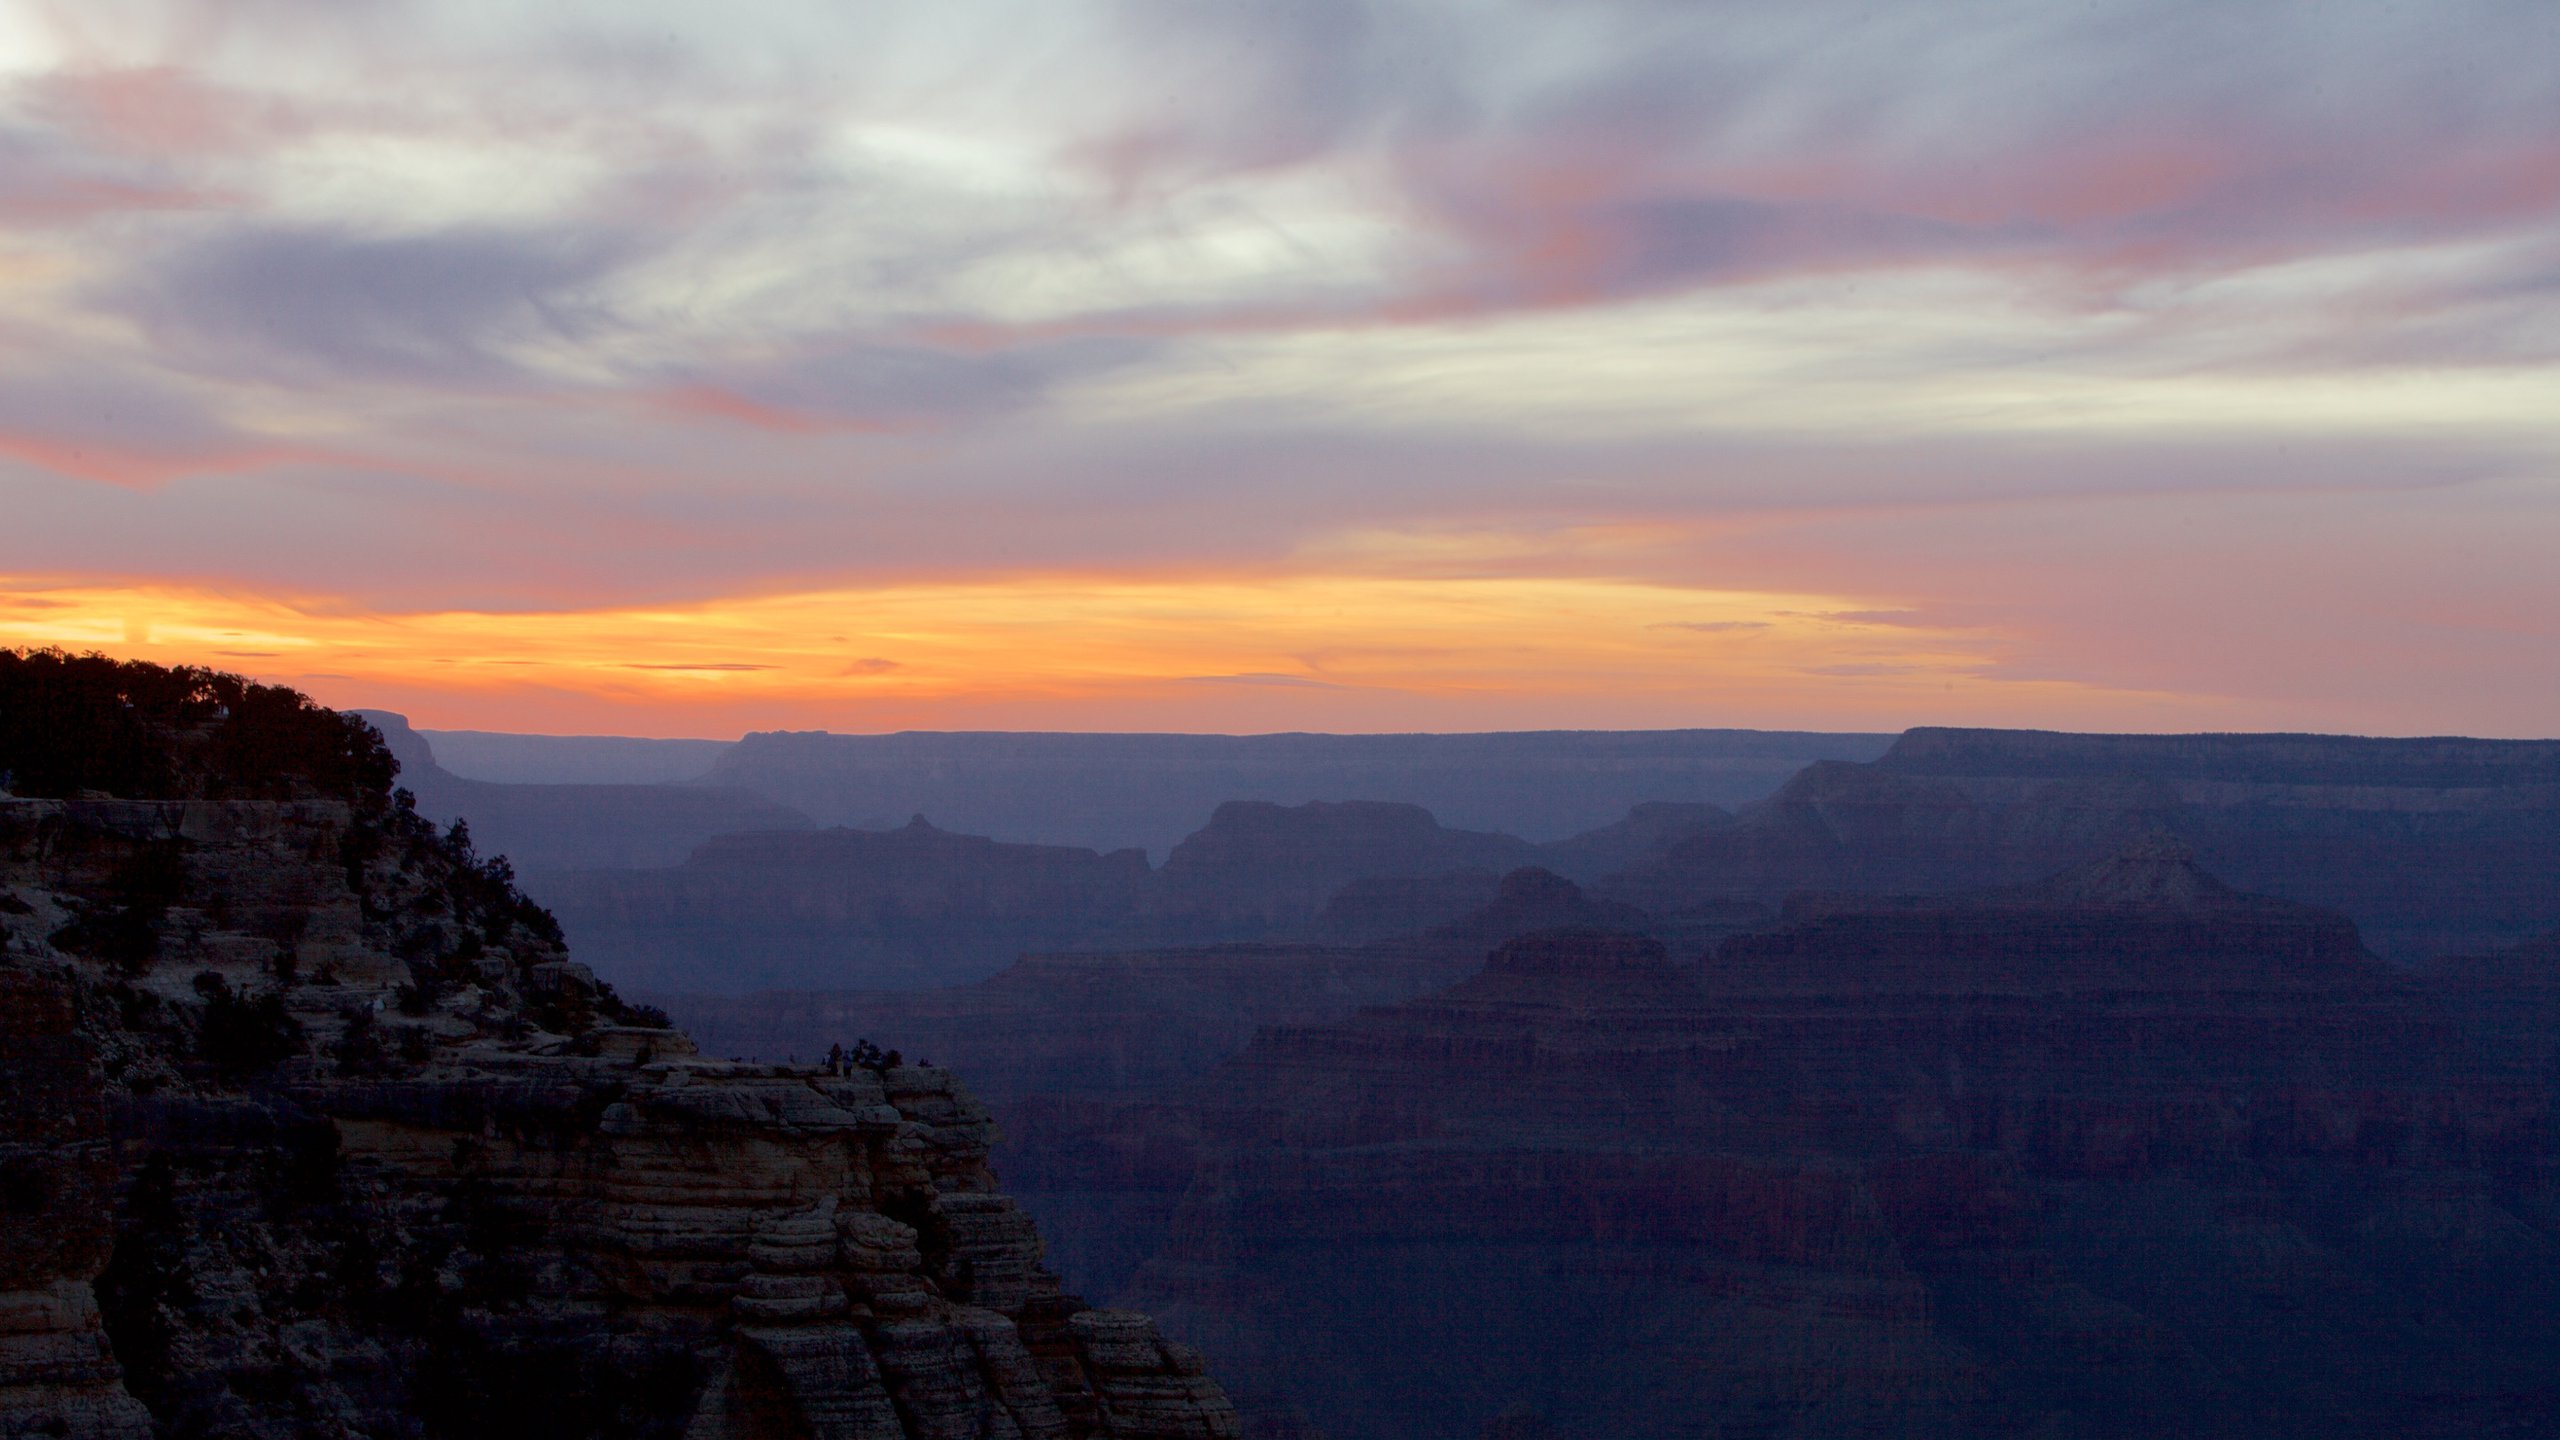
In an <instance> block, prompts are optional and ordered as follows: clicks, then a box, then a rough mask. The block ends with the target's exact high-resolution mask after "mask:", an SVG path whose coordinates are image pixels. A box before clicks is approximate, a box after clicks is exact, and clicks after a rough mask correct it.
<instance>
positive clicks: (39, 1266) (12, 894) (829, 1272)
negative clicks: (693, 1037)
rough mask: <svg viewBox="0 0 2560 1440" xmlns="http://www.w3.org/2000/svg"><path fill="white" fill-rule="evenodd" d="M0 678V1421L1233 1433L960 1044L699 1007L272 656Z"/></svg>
mask: <svg viewBox="0 0 2560 1440" xmlns="http://www.w3.org/2000/svg"><path fill="white" fill-rule="evenodd" d="M0 701H5V703H0V772H5V773H0V785H4V786H5V787H6V793H0V937H4V939H5V943H0V1102H5V1103H0V1170H5V1184H0V1191H5V1200H6V1203H7V1205H8V1206H9V1210H10V1220H11V1223H10V1224H9V1225H8V1226H7V1227H6V1228H5V1229H0V1433H5V1434H7V1435H11V1436H18V1435H28V1436H33V1435H46V1436H98V1437H132V1440H141V1437H144V1436H180V1437H194V1436H206V1437H211V1436H261V1437H263V1436H288V1435H291V1436H302V1435H309V1436H324V1435H325V1436H333V1437H343V1436H359V1435H360V1436H404V1437H408V1436H415V1437H442V1436H464V1435H468V1436H471V1437H473V1440H481V1437H487V1436H518V1435H521V1436H528V1437H530V1436H535V1435H540V1436H545V1437H550V1436H563V1435H598V1436H603V1435H612V1436H626V1435H627V1436H635V1437H643V1436H645V1437H659V1436H663V1437H675V1436H679V1435H682V1436H686V1437H690V1440H724V1437H736V1440H748V1437H758V1440H761V1437H786V1436H787V1437H793V1440H835V1437H845V1440H856V1437H859V1440H892V1437H900V1440H904V1437H915V1440H922V1437H951V1440H960V1437H987V1436H1021V1437H1031V1436H1042V1437H1061V1440H1063V1437H1082V1436H1147V1437H1176V1436H1199V1437H1209V1436H1232V1435H1235V1434H1237V1433H1238V1429H1237V1422H1236V1420H1235V1417H1234V1414H1233V1411H1232V1409H1231V1408H1230V1407H1229V1406H1228V1405H1227V1403H1226V1400H1225V1398H1224V1396H1223V1395H1222V1394H1221V1392H1220V1390H1219V1388H1218V1386H1217V1384H1216V1382H1214V1381H1213V1380H1211V1379H1209V1378H1208V1376H1207V1374H1206V1373H1205V1370H1204V1367H1203V1363H1202V1361H1201V1359H1200V1357H1199V1356H1198V1355H1197V1354H1196V1353H1194V1352H1192V1351H1190V1350H1188V1349H1186V1348H1184V1347H1183V1346H1180V1345H1178V1344H1174V1343H1172V1342H1170V1341H1167V1340H1165V1339H1164V1338H1163V1337H1162V1336H1160V1335H1159V1334H1158V1333H1157V1331H1156V1330H1155V1328H1154V1326H1153V1324H1152V1322H1150V1321H1149V1320H1148V1319H1147V1318H1146V1317H1144V1316H1142V1315H1137V1314H1134V1313H1129V1312H1122V1311H1110V1310H1096V1309H1091V1308H1088V1307H1086V1306H1085V1305H1084V1304H1083V1303H1082V1302H1081V1301H1079V1300H1077V1299H1075V1298H1074V1297H1072V1296H1069V1295H1066V1294H1064V1293H1062V1291H1061V1288H1060V1286H1059V1283H1058V1282H1057V1280H1056V1278H1055V1277H1054V1276H1053V1275H1052V1274H1050V1273H1049V1272H1048V1271H1047V1270H1046V1269H1045V1268H1044V1267H1043V1265H1042V1263H1041V1244H1040V1240H1039V1238H1038V1236H1037V1235H1036V1234H1035V1233H1034V1230H1033V1227H1032V1225H1031V1223H1030V1221H1029V1220H1028V1218H1027V1217H1026V1216H1024V1215H1023V1214H1022V1212H1021V1211H1020V1210H1019V1209H1018V1208H1017V1207H1016V1206H1015V1205H1014V1204H1013V1202H1012V1201H1011V1200H1010V1199H1008V1198H1007V1197H1006V1196H1005V1195H1003V1194H1002V1193H1000V1192H999V1191H998V1190H997V1188H996V1185H995V1180H994V1177H993V1176H992V1175H991V1174H990V1173H989V1170H988V1168H987V1164H986V1157H987V1151H988V1146H989V1143H990V1139H991V1131H992V1127H991V1124H990V1122H989V1120H988V1117H987V1114H986V1111H985V1110H984V1109H983V1108H982V1107H981V1106H980V1105H979V1104H978V1103H977V1102H976V1101H975V1100H974V1099H973V1098H972V1097H971V1096H970V1095H969V1093H968V1092H967V1090H966V1089H965V1088H964V1087H963V1086H962V1085H961V1084H960V1082H959V1081H958V1079H957V1078H956V1077H955V1076H954V1075H953V1074H952V1073H951V1072H949V1071H947V1070H940V1069H930V1068H924V1067H921V1066H914V1065H903V1064H900V1065H892V1064H888V1063H886V1060H885V1057H881V1056H877V1055H872V1054H868V1053H865V1054H859V1055H855V1056H851V1057H842V1056H839V1057H836V1058H835V1059H834V1060H832V1061H831V1063H828V1064H824V1065H818V1066H787V1065H784V1066H777V1065H767V1064H733V1063H729V1062H725V1061H718V1060H713V1059H709V1058H706V1057H704V1056H701V1055H699V1054H697V1053H695V1051H694V1047H693V1046H692V1045H691V1043H690V1042H689V1041H688V1040H687V1039H686V1038H685V1037H684V1035H683V1034H681V1033H680V1032H678V1031H675V1030H673V1029H671V1028H669V1027H668V1026H667V1024H666V1021H665V1019H664V1017H663V1016H661V1015H658V1014H655V1013H654V1012H651V1011H649V1010H647V1009H646V1008H645V1007H635V1006H632V1005H629V1004H627V1003H625V1002H624V1001H622V1000H621V999H620V998H619V997H617V996H616V995H615V994H614V993H613V992H612V990H611V988H610V987H608V986H603V985H599V984H598V983H597V982H596V981H595V980H594V979H593V977H592V976H591V975H590V974H589V973H588V971H587V970H586V968H585V967H584V966H582V965H580V964H579V963H577V962H575V961H573V960H571V959H570V958H569V957H568V956H567V954H566V953H565V952H564V950H563V949H562V946H561V944H560V940H559V932H558V929H557V926H556V925H555V924H554V923H553V922H552V921H551V919H550V917H549V916H548V914H547V913H545V912H544V911H542V910H541V909H540V908H539V907H538V906H535V905H534V904H533V903H532V902H531V901H529V900H528V899H526V898H525V897H524V895H523V894H522V893H521V892H520V891H518V890H517V889H516V887H515V884H514V880H513V876H512V874H511V873H510V872H509V871H508V870H507V868H506V866H505V865H504V863H503V862H499V861H487V860H483V859H481V858H480V857H479V856H478V855H477V854H476V853H475V851H474V850H473V848H472V846H471V845H470V843H469V840H468V837H467V835H466V834H464V833H461V832H460V831H458V830H446V829H443V828H440V827H437V826H434V825H431V824H429V823H428V822H426V821H425V820H423V819H421V818H419V817H418V816H417V814H416V812H415V810H414V809H413V808H412V807H411V806H410V805H409V804H408V802H407V800H406V797H405V796H395V795H394V794H393V793H392V792H391V790H390V788H389V787H390V782H391V780H392V778H393V766H392V763H391V761H390V758H389V757H388V755H387V754H385V753H384V752H383V751H382V749H381V747H380V745H379V743H378V741H377V740H376V739H375V738H374V736H373V734H372V732H371V731H370V730H369V729H367V728H366V727H364V726H362V725H361V724H360V723H357V722H352V721H350V720H348V719H346V718H345V717H341V716H339V715H336V714H334V713H333V712H329V711H325V710H321V709H319V708H318V707H315V706H312V705H311V704H310V703H309V702H307V701H305V700H303V699H302V698H301V697H300V696H297V695H294V694H292V693H291V692H289V691H281V690H275V689H270V688H268V687H262V686H254V685H248V684H245V683H244V682H240V681H238V680H236V679H235V678H233V677H228V676H221V675H214V674H209V673H207V672H202V671H185V670H181V671H168V670H161V669H157V668H155V667H150V666H142V665H117V664H114V663H112V662H107V661H103V660H98V659H95V658H90V659H85V660H82V659H71V658H68V657H62V656H58V655H44V654H37V655H22V654H7V653H0Z"/></svg>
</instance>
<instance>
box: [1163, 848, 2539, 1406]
mask: <svg viewBox="0 0 2560 1440" xmlns="http://www.w3.org/2000/svg"><path fill="white" fill-rule="evenodd" d="M2547 1106H2548V1101H2547V1098H2546V1094H2545V1092H2544V1091H2543V1090H2542V1089H2541V1087H2539V1086H2536V1085H2529V1084H2520V1083H2516V1082H2515V1081H2514V1080H2513V1079H2511V1078H2509V1077H2508V1076H2506V1075H2504V1074H2501V1073H2499V1072H2497V1071H2496V1070H2494V1069H2490V1068H2486V1067H2484V1066H2483V1065H2482V1064H2481V1063H2480V1062H2479V1060H2478V1058H2477V1056H2476V1054H2475V1052H2474V1051H2473V1050H2472V1049H2471V1048H2470V1047H2468V1046H2467V1045H2466V1043H2465V1042H2464V1039H2463V1037H2462V1036H2461V1035H2460V1034H2459V1033H2458V1032H2457V1031H2456V1029H2455V1027H2454V1026H2453V1025H2452V1024H2451V1023H2450V1022H2449V1020H2448V1017H2447V1016H2446V1014H2445V1013H2444V1011H2443V1010H2442V1009H2441V1008H2440V1007H2439V1006H2438V1005H2437V1004H2436V1003H2434V1002H2433V1000H2432V999H2431V998H2430V997H2429V995H2428V994H2427V993H2426V992H2425V991H2424V990H2423V989H2422V988H2421V987H2420V986H2419V985H2417V984H2416V983H2414V982H2412V981H2411V980H2410V979H2409V978H2407V977H2406V976H2403V975H2401V974H2398V973H2396V972H2394V971H2393V970H2392V969H2391V968H2390V967H2388V966H2386V965H2384V964H2383V963H2382V962H2380V961H2378V960H2377V959H2375V958H2374V957H2373V956H2372V955H2371V954H2370V953H2368V952H2367V951H2365V950H2364V948H2363V947H2362V946H2361V945H2360V944H2359V943H2358V941H2357V938H2356V935H2355V932H2354V930H2353V929H2352V927H2350V926H2349V925H2348V924H2347V923H2346V922H2344V921H2343V920H2341V919H2339V918H2338V917H2336V916H2335V915H2332V914H2327V913H2324V912H2319V911H2314V910H2308V909H2305V908H2303V907H2299V906H2294V905H2290V904H2285V903H2282V902H2276V901H2268V900H2263V899H2258V898H2253V897H2248V896H2243V895H2237V894H2233V893H2232V892H2230V891H2229V890H2228V889H2226V888H2225V887H2223V886H2221V885H2220V884H2219V883H2217V882H2216V881H2214V880H2213V879H2212V878H2211V877H2210V876H2208V875H2205V874H2203V873H2201V872H2199V871H2198V870H2197V869H2196V868H2195V866H2194V865H2193V864H2192V862H2190V861H2189V860H2188V859H2187V858H2186V857H2185V856H2184V855H2183V854H2181V853H2180V852H2178V851H2176V850H2175V849H2172V848H2168V847H2162V846H2157V845H2151V846H2143V847H2138V848H2137V849H2135V850H2134V851H2133V852H2131V853H2129V854H2126V855H2124V856H2121V857H2118V858H2117V859H2115V860H2112V861H2107V862H2100V863H2097V864H2094V865H2092V866H2090V867H2087V868H2084V869H2081V870H2078V871H2075V872H2072V873H2069V874H2066V875H2063V876H2060V877H2057V878H2055V879H2054V880H2053V881H2051V882H2048V883H2044V884H2039V885H2035V886H2031V887H2024V888H2020V889H2016V890H2011V891H2006V892H2000V893H1994V894H1987V895H1980V896H1975V897H1966V898H1963V899H1959V900H1951V901H1950V900H1942V901H1926V902H1891V901H1881V902H1879V901H1856V900H1840V901H1831V902H1823V903H1806V904H1802V905H1799V906H1798V907H1797V908H1796V909H1795V910H1794V911H1793V912H1792V914H1791V915H1790V917H1789V918H1788V920H1787V921H1786V922H1785V923H1783V924H1781V925H1779V926H1777V927H1775V928H1774V929H1773V930H1771V931H1769V932H1768V933H1765V934H1760V935H1752V936H1744V937H1738V938H1735V939H1732V940H1729V941H1726V942H1725V943H1724V944H1723V945H1721V946H1720V947H1718V949H1717V950H1716V951H1715V952H1714V953H1713V954H1712V956H1711V957H1710V958H1709V959H1708V960H1707V961H1706V962H1705V963H1704V964H1702V965H1691V964H1685V963H1679V962H1675V961H1674V960H1673V959H1672V958H1671V957H1670V956H1669V955H1668V954H1667V953H1666V952H1664V951H1663V950H1662V949H1661V947H1660V946H1659V945H1657V944H1655V943H1654V942H1652V941H1650V940H1648V939H1646V938H1644V937H1640V936H1629V935H1609V934H1605V933H1593V932H1582V933H1558V934H1548V935H1544V936H1537V937H1530V938H1526V939H1522V940H1519V941H1516V942H1514V943H1512V944H1511V945H1508V946H1506V947H1505V948H1504V949H1503V950H1502V951H1501V952H1499V953H1498V954H1497V955H1496V956H1495V958H1494V960H1493V961H1492V963H1491V964H1489V965H1488V966H1487V967H1486V969H1485V970H1484V971H1483V973H1481V974H1480V975H1477V976H1475V977H1472V978H1470V979H1468V980H1466V981H1464V982H1461V983H1460V984H1458V985H1456V986H1453V987H1451V988H1449V989H1447V990H1444V991H1441V992H1438V993H1436V994H1433V995H1430V996H1425V997H1420V998H1417V999H1414V1000H1409V1001H1406V1002H1403V1003H1400V1004H1397V1005H1392V1006H1386V1007H1379V1008H1375V1009H1372V1010H1369V1011H1366V1012H1363V1013H1362V1014H1360V1015H1358V1016H1356V1017H1353V1018H1351V1019H1349V1020H1346V1021H1340V1022H1334V1023H1330V1024H1322V1025H1314V1026H1305V1027H1296V1028H1282V1029H1275V1030H1271V1031H1268V1032H1266V1033H1264V1034H1263V1035H1262V1036H1261V1037H1260V1038H1259V1039H1258V1040H1257V1041H1256V1042H1255V1043H1254V1044H1253V1045H1252V1046H1251V1047H1250V1048H1249V1049H1248V1050H1247V1051H1245V1052H1244V1053H1243V1054H1242V1055H1240V1056H1239V1057H1237V1058H1236V1059H1235V1060H1233V1061H1231V1062H1229V1063H1228V1064H1226V1065H1224V1066H1222V1067H1220V1069H1219V1070H1217V1071H1215V1072H1213V1073H1212V1074H1211V1075H1209V1076H1207V1077H1205V1078H1204V1079H1203V1080H1202V1081H1201V1082H1200V1084H1199V1085H1198V1087H1197V1088H1196V1089H1195V1091H1194V1093H1193V1094H1192V1095H1191V1096H1190V1097H1189V1098H1188V1104H1187V1110H1188V1113H1189V1116H1190V1121H1191V1123H1192V1125H1193V1126H1194V1127H1195V1128H1196V1131H1197V1134H1198V1136H1199V1139H1198V1142H1197V1146H1196V1150H1195V1154H1194V1163H1193V1171H1192V1174H1191V1176H1190V1179H1189V1183H1188V1186H1187V1188H1186V1191H1185V1193H1184V1195H1183V1198H1182V1199H1181V1201H1180V1203H1179V1205H1178V1207H1177V1208H1176V1210H1175V1212H1174V1214H1173V1215H1172V1217H1171V1218H1170V1221H1169V1224H1168V1227H1167V1230H1166V1232H1165V1236H1164V1239H1163V1241H1162V1243H1161V1244H1160V1245H1159V1246H1158V1248H1157V1249H1156V1250H1155V1251H1154V1252H1153V1253H1152V1254H1151V1255H1150V1256H1149V1257H1148V1258H1147V1259H1146V1260H1145V1261H1144V1262H1143V1263H1142V1265H1141V1266H1140V1268H1139V1270H1138V1271H1137V1273H1136V1276H1135V1279H1134V1281H1133V1282H1132V1284H1131V1285H1130V1286H1129V1287H1128V1288H1127V1289H1126V1290H1125V1291H1124V1292H1122V1296H1123V1298H1124V1299H1126V1300H1128V1301H1130V1302H1131V1303H1142V1304H1144V1305H1145V1306H1147V1307H1148V1308H1149V1309H1151V1310H1152V1311H1154V1312H1155V1313H1157V1314H1159V1315H1160V1316H1162V1317H1163V1318H1164V1320H1165V1322H1166V1324H1167V1325H1168V1327H1169V1328H1172V1329H1173V1330H1175V1331H1176V1332H1177V1333H1180V1334H1183V1335H1185V1336H1187V1337H1188V1338H1191V1339H1193V1340H1195V1341H1197V1342H1198V1343H1200V1344H1201V1345H1202V1346H1203V1348H1204V1349H1205V1350H1207V1351H1208V1353H1209V1354H1210V1355H1211V1356H1212V1357H1213V1359H1214V1360H1215V1361H1216V1362H1217V1363H1218V1364H1219V1366H1220V1370H1221V1373H1222V1374H1224V1375H1227V1376H1228V1377H1229V1378H1230V1379H1231V1380H1233V1381H1234V1382H1235V1383H1236V1384H1237V1386H1238V1394H1239V1395H1240V1396H1241V1397H1243V1398H1244V1400H1245V1402H1246V1403H1247V1406H1248V1409H1249V1411H1250V1412H1251V1413H1254V1414H1258V1415H1265V1416H1275V1417H1293V1418H1295V1419H1296V1420H1298V1421H1300V1422H1303V1423H1307V1424H1311V1425H1312V1426H1314V1427H1315V1428H1318V1429H1320V1430H1321V1431H1322V1432H1323V1433H1325V1434H1327V1435H1330V1436H1334V1437H1336V1440H1349V1437H1362V1436H1379V1437H1384V1436H1398V1437H1433V1436H1449V1437H1469V1436H1474V1435H1476V1434H1477V1433H1479V1430H1480V1428H1481V1427H1483V1426H1484V1425H1486V1424H1487V1423H1488V1422H1490V1421H1492V1420H1494V1419H1495V1418H1496V1417H1498V1416H1501V1415H1502V1414H1504V1413H1505V1412H1506V1411H1510V1410H1514V1409H1515V1408H1517V1407H1523V1406H1526V1407H1530V1408H1533V1409H1534V1410H1536V1411H1537V1412H1539V1413H1541V1414H1543V1415H1545V1416H1547V1417H1550V1418H1551V1419H1552V1420H1553V1421H1554V1422H1555V1423H1556V1426H1557V1428H1558V1430H1559V1431H1560V1432H1561V1433H1565V1434H1586V1435H1611V1436H1629V1437H1636V1436H1666V1437H1668V1436H1694V1435H1714V1436H1733V1435H1752V1436H1781V1435H1804V1436H1813V1435H1826V1436H1827V1435H1843V1434H1874V1435H1897V1436H1914V1437H1919V1436H1929V1437H1939V1436H1944V1437H1955V1436H1968V1437H1970V1436H1997V1435H2021V1436H2026V1435H2035V1436H2102V1435H2103V1436H2134V1435H2156V1434H2170V1433H2176V1434H2184V1435H2214V1436H2232V1437H2239V1436H2253V1437H2254V1436H2310V1435H2320V1436H2335V1435H2354V1436H2377V1437H2378V1436H2402V1435H2443V1436H2453V1435H2471V1434H2484V1433H2516V1434H2539V1433H2550V1432H2551V1431H2552V1429H2553V1428H2554V1427H2555V1426H2560V1409H2555V1407H2554V1406H2553V1403H2552V1401H2551V1396H2552V1395H2553V1394H2555V1393H2560V1390H2555V1388H2554V1387H2555V1384H2560V1299H2555V1296H2560V1243H2556V1242H2555V1234H2560V1216H2555V1212H2554V1208H2553V1206H2552V1203H2551V1199H2552V1197H2551V1189H2550V1177H2549V1168H2548V1165H2547V1161H2546V1157H2547V1155H2548V1152H2549V1143H2550V1142H2549V1134H2548V1129H2547ZM1354 1277H1356V1278H1354ZM1305 1376H1321V1377H1322V1380H1321V1382H1320V1383H1315V1384H1310V1383H1307V1382H1306V1381H1305V1380H1304V1379H1302V1378H1301V1377H1305Z"/></svg>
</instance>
